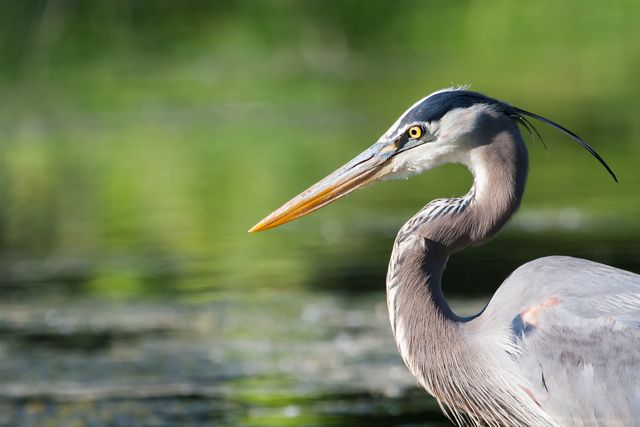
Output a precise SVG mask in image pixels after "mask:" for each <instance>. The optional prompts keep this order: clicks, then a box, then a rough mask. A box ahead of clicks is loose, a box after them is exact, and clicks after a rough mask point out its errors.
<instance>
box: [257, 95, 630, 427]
mask: <svg viewBox="0 0 640 427" xmlns="http://www.w3.org/2000/svg"><path fill="white" fill-rule="evenodd" d="M527 117H529V118H535V119H538V120H542V121H544V122H545V123H548V124H550V125H552V126H554V127H557V128H558V129H560V130H561V131H563V132H564V133H566V134H567V135H569V136H571V137H572V138H574V139H575V140H576V141H578V142H579V143H580V144H581V145H583V146H584V147H585V148H587V149H588V150H589V151H590V152H591V153H592V154H593V155H594V156H595V157H596V158H597V159H598V160H599V161H600V162H601V163H602V164H603V165H604V166H605V168H607V170H608V171H609V172H610V173H611V174H612V176H614V179H615V175H613V172H611V170H610V169H609V167H608V166H607V165H606V163H605V162H604V160H602V158H601V157H600V156H599V155H598V154H597V153H596V152H595V151H594V150H593V149H592V148H591V147H589V146H588V145H587V144H586V143H585V142H584V141H583V140H582V139H580V138H579V137H578V136H577V135H575V134H574V133H572V132H571V131H569V130H567V129H566V128H564V127H562V126H560V125H558V124H556V123H554V122H552V121H550V120H548V119H545V118H544V117H541V116H538V115H536V114H533V113H529V112H527V111H524V110H521V109H518V108H516V107H512V106H510V105H508V104H506V103H503V102H500V101H497V100H494V99H491V98H488V97H486V96H484V95H481V94H479V93H476V92H471V91H468V90H464V89H446V90H444V91H440V92H436V93H434V94H431V95H429V96H427V97H426V98H423V99H422V100H420V101H418V102H417V103H416V104H414V105H413V106H412V107H411V108H409V109H408V110H407V111H406V112H405V113H404V114H403V115H402V116H401V117H400V118H399V119H398V120H397V121H396V123H395V124H394V125H393V126H391V128H390V129H389V130H388V131H387V132H386V133H385V134H384V135H383V136H382V137H381V138H380V140H379V141H378V142H377V143H376V144H374V145H373V146H372V147H371V148H369V149H368V150H366V151H365V152H363V153H362V154H361V155H359V156H357V157H356V158H354V159H353V160H352V161H351V162H349V163H347V164H346V165H345V166H343V167H342V168H340V169H338V170H337V171H336V172H334V173H333V174H331V175H329V176H328V177H326V178H325V179H323V180H321V181H320V182H319V183H317V184H315V185H314V186H312V187H310V188H309V189H308V190H306V191H305V192H303V193H301V194H300V195H299V196H297V197H296V198H294V199H292V200H291V201H290V202H288V203H286V204H285V205H284V206H283V207H281V208H280V209H278V210H276V211H275V212H273V213H272V214H271V215H270V216H268V217H267V218H265V219H264V220H262V221H261V222H260V223H258V224H257V225H256V226H255V227H254V228H253V229H252V231H259V230H263V229H267V228H272V227H275V226H277V225H280V224H283V223H285V222H288V221H291V220H293V219H295V218H298V217H300V216H303V215H305V214H307V213H309V212H312V211H314V210H317V209H319V208H320V207H322V206H324V205H326V204H328V203H330V202H331V201H333V200H336V199H337V198H339V197H342V196H343V195H345V194H348V193H349V192H351V191H354V190H355V189H358V188H361V187H363V186H365V185H366V184H368V183H371V182H374V181H378V180H381V179H389V178H404V177H408V176H411V175H415V174H417V173H420V172H422V171H424V170H427V169H430V168H433V167H436V166H438V165H440V164H443V163H451V162H454V163H462V164H464V165H466V166H467V167H468V168H469V170H470V171H471V173H472V174H473V177H474V183H473V187H472V188H471V190H470V191H469V192H468V193H467V194H466V195H465V196H463V197H459V198H453V199H439V200H435V201H432V202H431V203H429V204H427V205H426V206H425V207H424V208H423V209H422V210H420V211H419V212H418V213H417V214H416V215H415V216H414V217H413V218H411V219H410V220H409V221H408V222H407V223H405V224H404V226H403V227H402V228H401V229H400V231H399V233H398V235H397V237H396V240H395V243H394V246H393V251H392V255H391V260H390V264H389V270H388V274H387V303H388V309H389V317H390V321H391V327H392V331H393V334H394V337H395V340H396V343H397V345H398V350H399V352H400V355H401V356H402V359H403V360H404V362H405V364H406V365H407V367H408V368H409V370H410V371H411V373H412V374H413V375H414V376H415V377H416V379H417V381H418V383H419V384H420V385H421V386H422V387H423V388H425V389H426V390H427V391H428V392H429V393H430V394H432V395H433V396H434V397H435V398H436V399H437V400H438V402H439V403H440V405H441V407H442V408H443V410H444V411H445V413H447V414H448V415H449V416H450V418H452V419H453V420H454V421H456V422H457V423H459V424H471V425H491V426H500V425H505V426H632V425H636V424H637V421H636V420H638V419H640V275H637V274H634V273H630V272H627V271H623V270H619V269H616V268H613V267H609V266H606V265H602V264H598V263H594V262H591V261H587V260H582V259H576V258H571V257H559V256H553V257H546V258H541V259H537V260H535V261H532V262H529V263H527V264H525V265H523V266H521V267H520V268H518V269H517V270H515V271H514V272H513V273H512V274H511V275H510V276H509V278H507V280H505V281H504V283H503V284H502V285H501V286H500V287H499V288H498V290H497V292H496V293H495V295H494V296H493V298H492V299H491V301H490V302H489V304H488V305H487V306H486V307H485V309H484V310H483V311H482V312H481V313H479V314H478V315H476V316H472V317H469V318H462V317H459V316H457V315H456V314H455V313H454V312H453V311H452V310H451V309H450V307H449V305H448V304H447V302H446V300H445V298H444V295H443V293H442V288H441V281H442V276H443V272H444V268H445V265H446V262H447V260H448V258H449V256H450V255H451V254H452V253H454V252H455V251H457V250H461V249H463V248H464V247H466V246H468V245H471V244H478V243H482V242H484V241H486V240H488V239H490V238H491V237H493V236H494V235H495V234H496V233H497V232H498V231H499V230H500V229H501V228H502V227H503V226H504V225H505V223H506V222H507V221H508V220H509V218H511V216H512V215H513V214H514V213H515V211H516V210H517V209H518V207H519V205H520V201H521V200H522V196H523V193H524V187H525V181H526V177H527V169H528V159H527V150H526V146H525V143H524V141H523V139H522V136H521V134H520V131H519V129H518V124H520V125H522V126H524V127H525V128H526V129H527V130H529V131H532V130H535V129H534V128H533V127H532V125H531V123H530V122H529V121H528V120H527Z"/></svg>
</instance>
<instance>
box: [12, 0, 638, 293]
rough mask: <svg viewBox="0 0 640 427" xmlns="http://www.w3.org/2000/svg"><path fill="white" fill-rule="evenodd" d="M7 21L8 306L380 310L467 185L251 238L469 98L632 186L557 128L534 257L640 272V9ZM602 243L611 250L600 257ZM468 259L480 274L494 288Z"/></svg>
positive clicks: (64, 9) (182, 10) (100, 11)
mask: <svg viewBox="0 0 640 427" xmlns="http://www.w3.org/2000/svg"><path fill="white" fill-rule="evenodd" d="M0 8H2V10H0V12H1V13H0V62H1V64H2V66H1V67H0V277H1V278H0V282H1V284H2V286H4V288H5V289H18V290H21V289H25V288H28V285H29V284H34V283H35V284H41V283H47V284H51V285H52V286H54V285H55V286H54V287H60V288H65V289H70V290H72V291H74V292H77V291H82V290H90V291H93V292H98V293H106V294H110V295H139V294H142V295H147V294H150V293H154V292H159V291H169V290H172V289H174V288H176V289H179V290H180V292H186V293H188V294H195V295H201V294H203V293H206V292H208V291H210V290H212V289H213V290H215V289H218V288H221V287H234V288H237V287H246V288H249V289H251V288H253V287H255V286H264V287H284V288H286V287H289V286H299V285H303V284H309V283H317V284H319V285H321V284H322V283H323V282H326V281H330V282H331V283H333V284H334V285H336V284H340V283H344V286H345V287H346V286H348V285H349V283H351V282H358V281H360V282H362V281H369V280H370V281H371V283H370V286H376V287H381V286H382V281H383V277H384V270H385V268H386V265H385V264H386V259H387V257H388V252H389V248H390V243H391V241H392V239H393V236H394V233H395V230H397V229H398V228H399V226H400V224H401V223H402V222H403V220H405V219H406V218H408V217H409V216H411V215H412V213H413V212H415V211H416V210H418V208H419V207H420V206H421V205H422V204H424V203H425V202H426V201H427V200H429V199H430V198H434V197H441V196H450V195H457V194H462V193H464V192H466V189H467V187H468V186H469V185H470V179H469V175H468V173H466V172H463V170H462V169H461V168H460V167H456V166H450V167H445V168H442V170H438V171H434V172H432V173H428V174H425V176H423V177H420V178H416V179H414V180H412V181H411V182H398V183H385V184H380V185H379V186H378V187H377V188H375V189H371V190H368V191H364V192H361V194H357V195H354V196H352V197H350V200H347V201H343V202H341V203H339V204H337V205H336V206H335V207H333V206H332V207H331V208H327V209H326V210H324V211H323V212H322V213H319V214H317V215H314V216H312V217H309V218H308V219H304V220H302V221H299V222H298V223H294V224H291V225H290V226H287V227H285V228H283V229H281V230H277V231H273V232H269V233H268V234H263V235H257V236H250V235H247V234H246V230H247V229H248V228H249V227H250V226H251V225H253V223H255V222H256V221H257V220H259V219H260V218H261V216H263V215H264V214H266V213H268V212H269V210H270V209H273V208H276V207H277V206H278V204H279V203H281V202H283V201H285V200H287V198H288V197H290V196H293V195H294V194H295V193H296V192H298V191H299V190H302V189H304V188H305V187H306V186H307V185H309V184H311V183H313V182H314V181H315V180H316V179H318V178H320V177H322V176H323V175H324V174H327V173H328V172H330V171H331V170H333V169H334V168H336V167H337V166H339V165H340V164H342V163H343V162H345V161H346V160H348V159H349V158H350V157H351V156H353V155H354V154H356V153H357V152H359V151H361V150H362V149H364V148H365V147H367V146H368V145H370V144H371V143H373V142H374V141H375V140H376V138H377V137H378V136H379V135H380V134H382V133H383V132H384V131H385V130H386V126H388V125H390V124H391V123H392V122H393V121H394V120H395V117H396V116H397V115H398V114H400V113H401V112H402V111H403V110H404V109H405V108H406V107H407V106H408V105H411V103H413V102H414V101H415V100H416V99H418V98H420V97H422V96H424V95H425V94H427V93H429V92H431V91H433V90H436V89H439V88H441V87H445V86H450V85H452V84H467V83H469V84H472V88H473V89H475V90H478V91H482V92H485V93H487V94H490V95H492V96H495V97H497V98H500V99H503V100H506V101H508V102H511V103H514V104H515V105H518V106H521V107H523V108H526V109H529V110H532V111H535V112H538V113H540V114H543V115H546V116H548V117H551V118H553V119H554V120H557V121H559V122H561V123H563V124H565V125H566V126H568V127H569V128H571V129H574V130H576V131H577V132H578V133H579V134H580V135H582V136H584V137H585V138H586V139H587V140H588V141H589V142H590V143H591V144H593V145H594V146H595V147H596V148H597V149H598V150H599V151H600V152H601V154H602V155H603V156H604V157H605V158H606V159H607V160H608V161H609V163H610V164H611V165H612V167H613V168H614V170H615V171H616V172H617V173H618V175H619V177H620V181H621V183H620V184H619V185H614V184H613V183H612V182H611V181H610V180H609V179H608V177H607V176H606V174H605V173H604V171H603V170H601V168H600V167H599V166H598V165H597V164H596V163H595V161H594V160H593V159H592V158H590V157H589V155H588V154H587V153H586V152H584V151H583V150H582V149H580V148H579V147H578V146H576V145H575V144H573V143H572V142H571V141H569V140H567V138H565V137H563V136H562V135H560V134H558V133H557V132H554V131H549V130H547V129H544V128H543V127H542V126H540V127H539V128H540V130H541V131H542V133H543V135H544V137H545V140H546V144H547V147H548V149H547V150H544V149H543V148H542V146H541V145H540V144H532V145H531V146H530V151H531V165H532V166H531V176H530V181H529V186H528V191H527V196H526V199H525V202H524V204H523V212H522V214H523V215H522V218H523V219H520V220H517V221H516V222H515V223H514V225H513V226H512V227H511V228H510V230H511V232H512V234H513V233H518V232H525V231H528V230H529V231H536V230H538V229H539V228H540V227H542V228H543V229H544V230H546V234H544V239H545V243H544V244H540V245H535V248H536V249H531V250H530V251H528V252H526V251H525V253H524V254H523V255H522V258H523V259H526V258H527V257H529V256H533V255H535V256H538V255H542V254H551V253H556V252H557V250H563V249H566V248H573V249H575V251H571V253H581V254H584V255H586V256H592V257H593V258H595V259H601V260H608V261H612V262H614V263H616V262H617V263H620V262H621V261H620V260H621V258H619V257H615V256H611V257H609V258H606V257H601V256H598V253H608V254H612V253H613V254H616V253H618V252H619V251H617V248H620V247H622V248H624V251H625V252H624V253H623V255H621V256H622V257H623V258H624V259H628V258H629V257H630V255H629V254H633V257H635V258H637V254H638V250H639V248H638V244H637V243H636V242H638V236H639V235H640V227H639V226H638V225H637V218H638V216H639V215H640V192H638V188H639V186H640V174H639V173H638V172H637V167H636V162H637V159H638V158H640V145H639V144H638V143H637V141H638V139H639V136H640V121H639V120H637V116H638V113H639V112H640V105H639V103H638V100H639V99H640V96H639V95H640V94H639V93H638V91H639V89H638V85H637V84H636V80H637V76H638V74H639V73H640V27H639V26H638V20H639V18H640V2H637V1H634V0H628V1H622V0H616V1H612V2H607V3H602V2H596V1H594V0H589V1H567V2H556V1H551V0H544V1H539V2H529V3H527V2H510V1H506V0H489V1H479V0H478V1H451V2H435V1H418V0H397V1H394V2H386V1H372V2H367V3H366V6H365V4H364V3H361V2H354V1H346V0H344V1H342V0H341V1H333V2H331V3H330V4H327V2H324V1H320V0H316V1H298V0H290V1H284V0H281V1H271V2H258V1H215V2H203V1H199V0H188V1H187V0H185V1H169V0H162V1H160V0H154V1H151V0H133V1H110V0H95V1H92V2H82V1H77V0H48V1H46V0H40V1H23V2H4V4H3V5H2V6H0ZM563 212H564V213H566V212H569V213H570V215H569V216H570V217H571V218H573V220H571V221H569V225H567V223H566V221H564V220H563V219H562V218H565V217H566V215H564V216H563ZM572 215H573V216H572ZM571 218H570V219H571ZM531 224H533V228H532V226H531ZM536 224H537V225H536ZM536 227H537V228H536ZM558 230H563V232H562V233H563V234H562V236H561V237H558V234H557V233H556V232H557V231H558ZM596 231H599V233H597V232H596ZM507 234H509V233H507ZM534 234H535V233H532V234H531V235H527V236H522V238H521V239H515V241H516V243H513V245H525V246H526V245H527V241H528V239H530V238H531V237H532V235H534ZM507 238H510V237H508V236H507V237H505V238H503V240H501V242H503V246H505V247H506V249H505V250H504V251H502V252H500V253H499V254H496V255H495V257H493V258H491V259H490V260H489V261H488V263H489V264H505V265H506V264H509V266H510V264H511V263H503V262H502V261H501V260H503V259H504V258H505V257H508V256H509V254H511V253H512V252H513V251H512V248H511V246H509V245H506V242H507V241H508V242H511V241H512V240H505V239H507ZM567 241H568V242H572V243H571V244H569V245H568V246H567V245H564V244H562V242H567ZM372 242H373V243H372ZM620 242H622V246H619V244H620ZM595 243H597V244H598V245H600V246H602V245H604V246H605V247H607V248H608V249H606V250H604V252H603V251H599V252H598V253H595V254H594V253H592V252H591V251H590V250H588V249H587V248H591V247H594V246H597V245H595ZM497 245H499V243H497ZM510 245H511V243H510ZM607 245H608V246H607ZM600 246H598V247H600ZM496 247H498V246H496ZM500 247H502V246H500ZM490 248H491V246H489V249H487V251H488V252H482V253H484V254H492V253H493V252H491V249H490ZM576 248H577V249H576ZM467 259H468V260H469V262H468V263H467V264H465V268H467V267H468V268H469V269H473V268H474V267H477V266H478V265H479V264H478V263H477V262H476V261H474V259H473V258H472V257H471V256H469V257H468V258H467ZM519 260H520V259H518V261H519ZM474 262H475V263H476V264H474ZM636 265H637V264H636ZM625 266H627V264H625ZM505 268H506V267H505ZM505 268H503V267H501V266H496V270H495V271H494V272H493V276H491V280H493V279H494V278H499V277H501V276H502V277H503V275H504V274H506V272H508V270H506V269H505ZM330 269H335V271H334V272H327V270H330ZM494 286H495V282H491V283H490V284H489V285H487V286H485V288H489V289H490V288H492V287H494ZM485 288H483V289H485Z"/></svg>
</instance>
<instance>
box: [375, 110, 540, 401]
mask: <svg viewBox="0 0 640 427" xmlns="http://www.w3.org/2000/svg"><path fill="white" fill-rule="evenodd" d="M494 120H496V122H499V119H495V118H494ZM504 120H505V121H507V122H506V123H505V122H504V121H503V122H499V123H496V129H499V131H496V132H494V133H493V134H492V135H489V136H486V138H487V139H482V140H486V141H488V143H487V144H484V145H480V146H476V147H475V148H473V149H472V150H471V151H470V152H469V153H468V156H467V157H466V158H465V159H464V163H465V164H466V165H467V167H468V168H469V169H470V171H471V172H472V174H473V176H474V184H473V187H472V188H471V190H470V191H469V193H467V195H465V196H464V197H461V198H456V199H444V200H436V201H434V202H431V203H429V204H428V205H427V206H425V208H424V209H422V210H421V211H420V212H418V213H417V214H416V215H415V216H414V217H413V218H411V219H410V220H409V221H408V222H407V223H406V224H405V225H404V226H403V227H402V229H401V230H400V232H399V233H398V237H397V238H396V241H395V244H394V248H393V253H392V256H391V262H390V264H389V271H388V276H387V302H388V306H389V316H390V320H391V324H392V328H393V332H394V336H395V338H396V342H397V344H398V348H399V350H400V353H401V355H402V357H403V359H404V361H405V363H406V364H407V366H408V367H409V369H410V370H411V371H412V373H413V374H414V375H415V376H416V377H417V379H418V381H419V382H420V383H421V385H422V386H423V387H425V388H426V389H427V390H428V391H429V392H430V393H431V394H433V395H434V396H436V398H438V400H440V401H441V402H443V403H445V404H447V405H449V406H451V405H453V407H455V406H456V405H455V403H452V402H455V400H456V399H455V397H456V396H454V395H452V393H454V394H455V390H454V388H455V378H453V375H452V374H451V373H447V370H446V369H445V367H446V366H447V365H448V366H449V367H451V366H457V367H458V368H459V369H461V370H462V372H460V375H464V371H465V366H464V364H465V363H470V362H468V361H469V360H472V359H475V358H474V357H467V358H466V359H465V358H464V357H461V356H463V355H465V354H467V355H471V354H473V351H474V350H473V348H472V344H471V340H470V339H469V337H468V336H467V335H466V332H465V330H464V328H463V327H462V325H463V324H464V322H465V321H466V320H468V319H462V318H459V317H458V316H456V315H455V314H454V313H453V311H452V310H451V309H450V308H449V306H448V304H447V302H446V300H445V298H444V295H443V293H442V289H441V279H442V275H443V272H444V267H445V264H446V262H447V259H448V257H449V255H450V254H451V253H452V252H454V251H456V250H459V249H462V248H464V247H465V246H468V245H470V244H473V243H481V242H483V241H486V240H488V239H490V238H491V237H493V236H494V235H495V234H496V233H497V232H498V231H499V230H500V229H501V228H502V227H503V226H504V225H505V223H506V222H507V221H508V220H509V218H510V217H511V216H512V215H513V213H514V212H515V211H516V210H517V208H518V206H519V204H520V200H521V199H522V195H523V191H524V185H525V181H526V175H527V166H528V162H527V152H526V148H525V146H524V142H523V141H522V139H521V136H520V133H519V131H518V129H517V127H516V126H515V124H513V123H512V122H511V120H510V119H508V118H506V117H505V118H504ZM479 140H480V139H479ZM463 359H464V360H466V361H467V362H465V361H464V360H463ZM467 368H468V369H469V371H473V370H474V367H471V366H469V367H467ZM452 387H453V388H452ZM452 390H453V391H452Z"/></svg>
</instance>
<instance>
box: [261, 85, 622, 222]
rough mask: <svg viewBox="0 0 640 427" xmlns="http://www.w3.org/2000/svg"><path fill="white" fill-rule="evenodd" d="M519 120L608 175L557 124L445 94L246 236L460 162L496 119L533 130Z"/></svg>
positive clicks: (467, 94) (471, 95)
mask: <svg viewBox="0 0 640 427" xmlns="http://www.w3.org/2000/svg"><path fill="white" fill-rule="evenodd" d="M525 116H528V117H531V118H535V119H537V120H541V121H543V122H545V123H547V124H550V125H552V126H554V127H556V128H558V129H560V130H561V131H562V132H564V133H566V134H567V135H569V136H571V137H572V138H573V139H575V140H576V141H578V142H579V143H580V144H581V145H583V146H584V147H585V148H587V150H589V151H590V152H591V154H593V155H594V156H595V157H596V158H597V159H598V160H599V161H600V162H601V163H602V164H603V165H604V166H605V167H606V168H607V170H608V171H609V172H610V173H611V174H612V175H613V172H611V170H610V169H609V167H608V166H607V165H606V163H604V160H602V158H601V157H600V156H599V155H598V154H597V153H596V152H595V151H594V150H593V149H592V148H591V147H590V146H589V145H587V144H586V142H584V141H583V140H582V139H580V138H579V137H578V136H577V135H575V134H574V133H573V132H571V131H569V130H568V129H566V128H564V127H562V126H560V125H559V124H557V123H555V122H552V121H551V120H548V119H546V118H544V117H542V116H538V115H536V114H533V113H529V112H527V111H525V110H521V109H518V108H516V107H513V106H511V105H509V104H506V103H504V102H501V101H498V100H495V99H492V98H489V97H487V96H485V95H482V94H480V93H477V92H472V91H469V90H466V89H459V88H452V89H445V90H441V91H438V92H434V93H432V94H431V95H429V96H427V97H425V98H423V99H421V100H419V101H418V102H416V103H415V104H414V105H412V106H411V107H410V108H409V109H408V110H407V111H405V112H404V113H403V114H402V115H401V116H400V117H399V118H398V120H397V121H396V122H395V123H394V124H393V125H392V126H391V127H390V128H389V129H388V130H387V132H385V133H384V135H382V137H380V139H379V140H378V141H377V142H376V143H375V144H373V145H372V146H371V147H369V148H368V149H366V150H365V151H364V152H362V153H361V154H359V155H358V156H356V157H355V158H354V159H352V160H351V161H350V162H348V163H347V164H345V165H344V166H342V167H341V168H339V169H338V170H336V171H335V172H333V173H332V174H330V175H329V176H327V177H325V178H324V179H322V180H321V181H319V182H317V183H316V184H314V185H313V186H311V187H309V188H308V189H307V190H305V191H303V192H302V193H300V194H299V195H298V196H296V197H294V198H293V199H291V200H290V201H289V202H287V203H285V204H284V205H283V206H282V207H280V208H279V209H277V210H275V211H274V212H272V213H271V214H270V215H269V216H267V217H266V218H264V219H263V220H262V221H260V222H259V223H258V224H256V225H255V226H253V227H252V228H251V229H250V230H249V231H250V232H256V231H263V230H267V229H269V228H273V227H277V226H279V225H282V224H285V223H287V222H289V221H292V220H294V219H297V218H299V217H301V216H304V215H307V214H309V213H311V212H313V211H316V210H318V209H320V208H321V207H323V206H325V205H327V204H329V203H331V202H333V201H334V200H337V199H339V198H340V197H343V196H345V195H347V194H349V193H351V192H352V191H355V190H357V189H360V188H362V187H364V186H366V185H368V184H371V183H373V182H376V181H381V180H385V179H398V178H408V177H410V176H413V175H416V174H419V173H421V172H423V171H426V170H428V169H431V168H434V167H437V166H439V165H441V164H444V163H466V156H467V155H468V153H469V152H470V151H471V150H472V149H473V148H474V147H476V146H478V145H483V144H486V143H488V139H489V138H488V135H486V133H487V129H488V128H489V126H488V124H489V123H491V122H493V123H494V124H495V121H496V120H502V123H503V124H506V125H509V126H512V127H513V124H514V123H519V124H521V125H523V126H524V127H525V128H526V129H527V130H529V131H531V130H534V131H535V128H533V126H532V125H531V123H530V122H529V121H528V120H527V118H526V117H525ZM509 119H510V120H509ZM536 134H537V132H536ZM613 176H614V179H615V175H613Z"/></svg>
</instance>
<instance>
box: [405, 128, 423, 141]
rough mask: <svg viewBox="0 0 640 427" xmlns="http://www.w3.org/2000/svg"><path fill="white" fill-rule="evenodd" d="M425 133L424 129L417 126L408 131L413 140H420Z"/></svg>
mask: <svg viewBox="0 0 640 427" xmlns="http://www.w3.org/2000/svg"><path fill="white" fill-rule="evenodd" d="M423 133H424V129H423V128H422V126H418V125H415V126H411V127H410V128H409V129H407V135H408V136H409V138H411V139H418V138H420V137H421V136H422V134H423Z"/></svg>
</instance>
